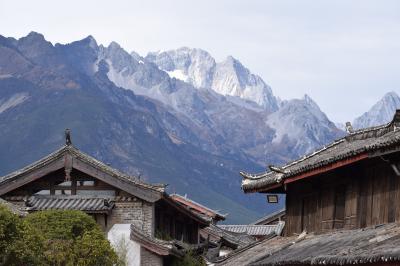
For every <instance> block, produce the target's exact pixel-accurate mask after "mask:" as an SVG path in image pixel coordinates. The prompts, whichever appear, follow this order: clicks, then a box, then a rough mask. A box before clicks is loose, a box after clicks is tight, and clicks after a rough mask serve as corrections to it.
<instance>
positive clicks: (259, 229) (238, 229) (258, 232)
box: [218, 221, 285, 236]
mask: <svg viewBox="0 0 400 266" xmlns="http://www.w3.org/2000/svg"><path fill="white" fill-rule="evenodd" d="M284 226H285V222H282V221H281V222H279V223H277V224H273V225H218V227H219V228H221V229H224V230H226V231H229V232H234V233H245V234H248V235H251V236H267V235H271V234H276V235H280V234H281V233H282V230H283V227H284Z"/></svg>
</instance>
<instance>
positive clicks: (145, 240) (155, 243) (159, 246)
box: [130, 225, 204, 257]
mask: <svg viewBox="0 0 400 266" xmlns="http://www.w3.org/2000/svg"><path fill="white" fill-rule="evenodd" d="M130 239H131V240H133V241H135V242H137V243H139V244H140V245H141V246H142V247H143V248H145V249H147V250H148V251H150V252H152V253H155V254H157V255H159V256H169V255H172V256H175V257H182V256H184V254H185V253H186V252H188V251H191V250H193V251H195V250H199V249H200V250H201V249H203V248H204V245H196V244H186V243H183V242H181V241H177V240H171V241H166V240H161V239H158V238H155V237H152V236H149V235H146V234H144V233H143V230H140V229H139V228H137V227H136V226H134V225H131V235H130Z"/></svg>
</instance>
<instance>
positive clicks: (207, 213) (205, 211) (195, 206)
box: [170, 194, 227, 221]
mask: <svg viewBox="0 0 400 266" xmlns="http://www.w3.org/2000/svg"><path fill="white" fill-rule="evenodd" d="M170 197H171V198H172V199H173V200H175V201H176V202H179V203H180V204H183V205H185V206H186V207H187V208H189V209H190V210H191V211H193V212H196V213H198V214H199V215H201V216H203V217H204V218H206V219H207V218H209V219H211V220H213V221H223V220H225V217H226V216H227V214H221V213H219V212H218V211H216V210H212V209H210V208H208V207H206V206H204V205H202V204H200V203H198V202H196V201H193V200H191V199H189V198H188V197H186V196H181V195H179V194H171V195H170Z"/></svg>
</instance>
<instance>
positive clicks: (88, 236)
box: [0, 206, 120, 266]
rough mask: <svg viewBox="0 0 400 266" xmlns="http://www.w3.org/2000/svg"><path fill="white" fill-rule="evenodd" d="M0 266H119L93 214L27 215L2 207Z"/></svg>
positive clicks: (55, 213)
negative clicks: (18, 214) (91, 215)
mask: <svg viewBox="0 0 400 266" xmlns="http://www.w3.org/2000/svg"><path fill="white" fill-rule="evenodd" d="M0 251H1V253H0V259H1V260H0V265H65V266H67V265H82V266H90V265H105V266H107V265H110V266H111V265H118V264H120V262H119V260H118V257H117V255H116V253H115V251H114V250H113V249H112V247H111V245H110V243H109V242H108V240H107V239H106V238H105V236H104V234H103V232H102V231H101V229H100V228H99V226H98V225H97V224H96V222H95V221H94V220H93V218H92V217H90V216H89V215H87V214H85V213H83V212H80V211H58V210H57V211H55V210H54V211H41V212H36V213H32V214H29V215H28V216H27V217H25V218H22V219H21V218H18V216H16V215H14V214H13V213H11V212H10V211H9V210H7V209H6V208H5V207H2V206H0Z"/></svg>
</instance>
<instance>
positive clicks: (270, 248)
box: [213, 235, 296, 266]
mask: <svg viewBox="0 0 400 266" xmlns="http://www.w3.org/2000/svg"><path fill="white" fill-rule="evenodd" d="M295 239H296V237H280V236H275V235H270V236H268V237H267V238H265V239H263V240H259V241H256V242H253V243H251V244H250V245H247V246H245V247H242V248H239V249H236V250H234V251H233V252H231V253H229V254H228V255H226V256H221V257H218V258H216V259H214V261H213V262H214V265H215V266H222V265H224V266H225V265H226V266H239V265H240V266H244V265H249V263H251V262H253V261H257V260H259V259H262V258H264V257H265V256H266V255H267V254H272V253H274V252H276V251H278V250H280V249H282V247H283V246H285V245H287V244H289V243H292V242H293V241H294V240H295Z"/></svg>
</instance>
